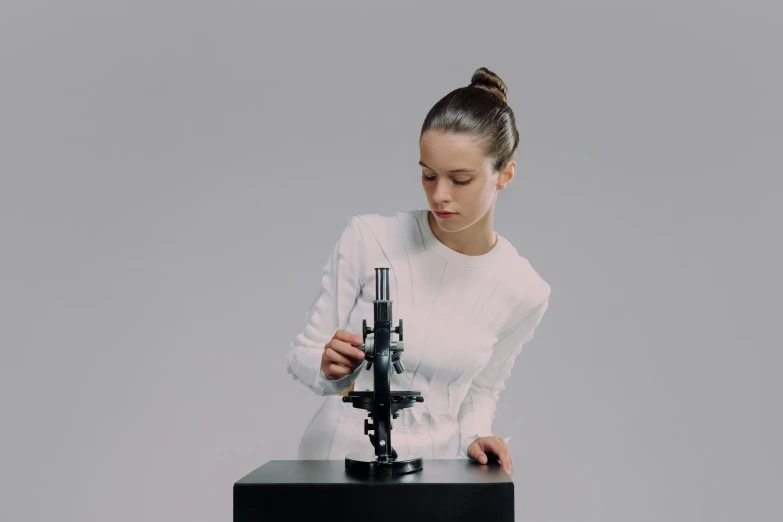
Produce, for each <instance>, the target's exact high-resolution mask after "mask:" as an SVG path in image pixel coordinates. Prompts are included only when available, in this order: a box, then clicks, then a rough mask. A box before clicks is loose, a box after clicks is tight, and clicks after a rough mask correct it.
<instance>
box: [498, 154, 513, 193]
mask: <svg viewBox="0 0 783 522" xmlns="http://www.w3.org/2000/svg"><path fill="white" fill-rule="evenodd" d="M516 175H517V162H516V160H512V161H509V162H508V163H507V164H506V167H505V168H504V169H503V171H502V172H501V173H500V176H498V183H497V188H498V190H503V189H505V188H506V187H508V186H509V185H510V184H511V182H512V181H514V177H515V176H516Z"/></svg>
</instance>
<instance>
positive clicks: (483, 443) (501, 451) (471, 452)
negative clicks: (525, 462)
mask: <svg viewBox="0 0 783 522" xmlns="http://www.w3.org/2000/svg"><path fill="white" fill-rule="evenodd" d="M490 456H494V457H495V458H497V459H499V460H500V464H501V465H502V466H503V469H504V470H505V471H506V473H508V474H509V475H513V474H514V461H513V459H512V458H511V450H510V449H509V448H508V444H506V441H505V440H503V439H502V438H500V437H479V438H477V439H476V440H474V441H473V442H471V443H470V446H468V457H471V458H472V459H474V460H476V461H478V462H480V463H482V464H486V463H487V462H489V458H490Z"/></svg>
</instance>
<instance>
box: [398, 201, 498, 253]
mask: <svg viewBox="0 0 783 522" xmlns="http://www.w3.org/2000/svg"><path fill="white" fill-rule="evenodd" d="M413 212H414V217H415V218H416V222H417V223H418V225H419V230H420V231H421V235H422V238H423V240H424V244H425V246H426V247H427V249H428V250H431V251H433V252H435V253H436V254H438V255H440V256H441V257H443V258H445V259H446V260H448V261H453V262H455V263H458V264H461V265H464V266H486V265H488V264H489V263H491V262H492V261H493V260H495V259H496V258H498V257H499V256H500V255H501V252H502V250H503V248H504V247H505V245H506V238H504V237H503V236H501V235H500V234H498V233H497V232H495V236H496V237H497V242H496V243H495V246H494V247H493V248H492V250H490V251H489V252H487V253H486V254H481V255H479V256H470V255H467V254H462V253H460V252H457V251H456V250H453V249H451V248H449V247H447V246H446V245H444V244H443V243H441V241H440V239H438V238H437V237H436V236H435V233H434V232H433V231H432V228H430V222H429V219H427V216H428V215H429V212H430V211H429V210H428V209H423V210H415V211H413Z"/></svg>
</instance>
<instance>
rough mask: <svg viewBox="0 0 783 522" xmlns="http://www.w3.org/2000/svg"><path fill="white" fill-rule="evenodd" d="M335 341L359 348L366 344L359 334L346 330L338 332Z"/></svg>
mask: <svg viewBox="0 0 783 522" xmlns="http://www.w3.org/2000/svg"><path fill="white" fill-rule="evenodd" d="M334 339H338V340H340V341H343V342H346V343H350V344H353V345H355V346H359V345H361V344H362V343H364V338H363V337H362V336H361V335H359V334H354V333H351V332H347V331H345V330H337V331H336V332H335V334H334Z"/></svg>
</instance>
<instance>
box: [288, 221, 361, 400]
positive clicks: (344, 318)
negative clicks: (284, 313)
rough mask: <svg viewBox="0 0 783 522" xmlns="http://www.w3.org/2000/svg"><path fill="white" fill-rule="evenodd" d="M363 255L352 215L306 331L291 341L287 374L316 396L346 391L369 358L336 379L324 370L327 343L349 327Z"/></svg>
mask: <svg viewBox="0 0 783 522" xmlns="http://www.w3.org/2000/svg"><path fill="white" fill-rule="evenodd" d="M364 255H365V250H364V243H363V241H362V235H361V231H360V230H359V226H358V224H357V222H356V217H352V218H350V219H349V222H348V226H346V227H345V229H344V230H343V232H342V235H341V236H340V239H339V241H338V242H337V245H335V247H334V251H333V252H332V255H331V257H330V258H329V259H328V260H327V262H326V265H325V266H324V268H323V276H322V277H321V287H320V290H319V292H318V295H317V296H316V299H315V301H314V302H313V303H312V305H311V306H310V309H309V311H308V313H307V319H306V322H305V327H304V331H303V332H302V333H300V334H298V335H297V336H296V337H295V338H294V339H293V340H292V341H291V344H290V348H289V351H288V359H287V363H288V373H289V374H290V375H291V376H292V377H293V379H294V380H295V381H299V382H301V383H303V384H304V385H305V386H307V387H308V388H309V389H310V390H312V391H313V392H314V393H316V394H317V395H339V394H341V393H343V392H344V391H345V390H347V389H349V388H350V387H351V386H352V385H353V383H354V382H355V381H356V378H357V377H358V375H359V372H360V371H362V370H363V369H364V367H365V364H366V361H362V364H360V365H359V367H357V368H356V370H355V371H354V372H353V373H351V374H348V375H346V376H345V377H342V378H340V379H337V380H333V381H332V380H329V379H327V378H326V376H325V375H324V373H323V371H321V358H322V356H323V353H324V346H325V345H326V343H328V342H329V340H330V339H332V337H333V336H334V333H335V332H336V331H337V330H344V329H345V328H346V326H347V325H348V317H349V315H350V313H351V310H353V307H354V305H355V304H356V299H357V297H358V296H359V294H360V292H361V274H362V272H363V266H364Z"/></svg>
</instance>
